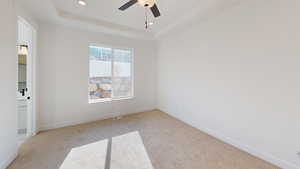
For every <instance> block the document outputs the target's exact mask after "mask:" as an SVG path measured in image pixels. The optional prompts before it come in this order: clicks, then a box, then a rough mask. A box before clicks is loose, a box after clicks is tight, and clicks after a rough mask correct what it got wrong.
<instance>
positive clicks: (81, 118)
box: [37, 23, 156, 130]
mask: <svg viewBox="0 0 300 169" xmlns="http://www.w3.org/2000/svg"><path fill="white" fill-rule="evenodd" d="M38 44H39V48H38V58H39V59H38V64H37V65H38V74H39V75H38V99H37V101H38V103H37V105H38V125H39V128H40V129H41V130H43V129H49V128H56V127H62V126H67V125H73V124H78V123H83V122H88V121H94V120H99V119H104V118H108V117H112V116H117V115H121V114H128V113H135V112H141V111H146V110H152V109H154V108H156V101H155V100H156V53H155V52H154V51H156V46H155V43H154V42H153V41H146V40H133V39H127V38H123V37H119V36H111V35H106V34H103V33H100V32H89V31H84V30H79V29H77V28H73V27H67V26H59V25H52V24H46V23H41V25H39V34H38ZM90 44H103V45H112V46H113V47H127V48H133V49H134V86H135V87H134V93H135V97H134V98H133V99H129V100H120V101H113V102H103V103H93V104H89V103H88V76H89V48H88V47H89V45H90Z"/></svg>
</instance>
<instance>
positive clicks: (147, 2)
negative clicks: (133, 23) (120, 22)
mask: <svg viewBox="0 0 300 169" xmlns="http://www.w3.org/2000/svg"><path fill="white" fill-rule="evenodd" d="M136 3H138V4H140V5H141V6H143V7H145V10H146V22H145V24H146V29H147V28H148V19H147V8H149V9H150V10H151V11H152V13H153V15H154V17H155V18H157V17H159V16H160V12H159V9H158V7H157V5H156V3H155V0H130V1H129V2H127V3H125V4H124V5H123V6H121V7H120V8H119V10H121V11H125V10H126V9H128V8H129V7H131V6H132V5H134V4H136Z"/></svg>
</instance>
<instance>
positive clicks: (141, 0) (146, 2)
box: [138, 0, 155, 8]
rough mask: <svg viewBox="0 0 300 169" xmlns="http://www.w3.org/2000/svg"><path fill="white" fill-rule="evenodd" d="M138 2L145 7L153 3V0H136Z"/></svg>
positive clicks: (151, 5)
mask: <svg viewBox="0 0 300 169" xmlns="http://www.w3.org/2000/svg"><path fill="white" fill-rule="evenodd" d="M138 3H139V4H140V5H142V6H144V7H146V8H151V7H153V6H154V4H155V0H138Z"/></svg>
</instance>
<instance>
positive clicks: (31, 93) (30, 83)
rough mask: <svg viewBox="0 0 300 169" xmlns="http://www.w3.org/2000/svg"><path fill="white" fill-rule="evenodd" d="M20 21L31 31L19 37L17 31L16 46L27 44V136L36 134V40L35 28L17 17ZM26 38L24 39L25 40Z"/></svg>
mask: <svg viewBox="0 0 300 169" xmlns="http://www.w3.org/2000/svg"><path fill="white" fill-rule="evenodd" d="M19 23H22V24H24V25H26V27H28V28H29V29H30V31H31V33H30V35H29V36H28V37H25V38H23V40H21V39H22V38H21V39H20V32H18V46H19V45H28V56H27V88H28V92H27V96H28V97H30V99H29V100H27V133H26V136H27V137H31V136H33V135H35V134H36V132H37V131H36V40H37V37H36V36H37V33H36V30H35V28H34V27H33V26H32V25H31V24H29V23H28V22H27V21H26V20H25V19H23V18H22V17H20V16H19V17H18V25H19ZM25 39H26V40H25Z"/></svg>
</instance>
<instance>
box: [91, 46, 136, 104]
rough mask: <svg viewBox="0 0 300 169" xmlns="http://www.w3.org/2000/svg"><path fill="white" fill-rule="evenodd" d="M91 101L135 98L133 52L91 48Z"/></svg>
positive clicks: (97, 47)
mask: <svg viewBox="0 0 300 169" xmlns="http://www.w3.org/2000/svg"><path fill="white" fill-rule="evenodd" d="M89 51H90V75H89V100H90V101H91V102H94V101H103V100H111V99H121V98H130V97H132V96H133V87H132V86H133V81H132V80H133V78H132V51H131V50H128V49H115V48H108V47H99V46H90V47H89Z"/></svg>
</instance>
